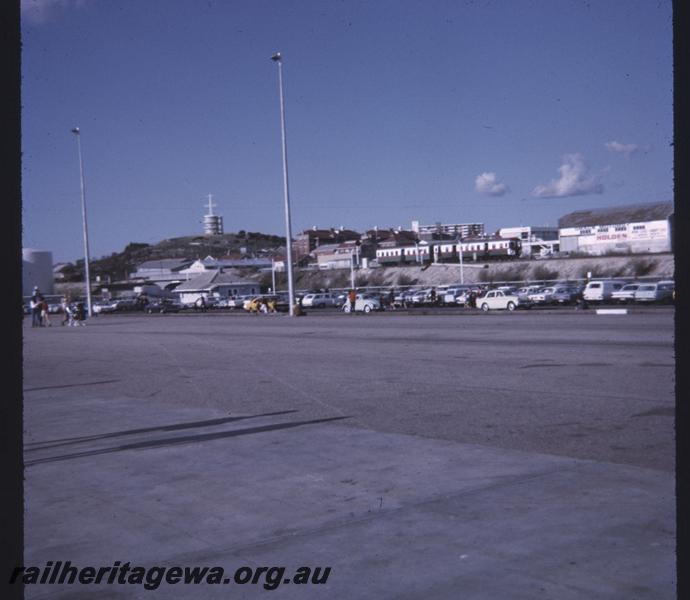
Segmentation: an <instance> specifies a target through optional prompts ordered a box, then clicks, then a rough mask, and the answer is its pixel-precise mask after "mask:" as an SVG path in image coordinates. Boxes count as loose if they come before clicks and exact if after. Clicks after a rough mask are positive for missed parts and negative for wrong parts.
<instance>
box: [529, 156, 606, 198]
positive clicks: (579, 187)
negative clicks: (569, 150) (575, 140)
mask: <svg viewBox="0 0 690 600" xmlns="http://www.w3.org/2000/svg"><path fill="white" fill-rule="evenodd" d="M558 171H559V172H560V174H561V176H560V178H559V179H552V180H551V181H550V182H549V183H547V184H546V185H538V186H537V187H535V188H534V190H533V191H532V195H533V196H536V197H537V198H566V197H568V196H583V195H585V194H601V193H603V191H604V185H603V184H602V183H601V182H600V181H599V179H600V178H599V176H596V175H590V174H589V169H588V167H587V164H586V163H585V159H584V157H583V156H582V155H581V154H566V155H565V156H564V157H563V164H562V165H561V166H560V167H558Z"/></svg>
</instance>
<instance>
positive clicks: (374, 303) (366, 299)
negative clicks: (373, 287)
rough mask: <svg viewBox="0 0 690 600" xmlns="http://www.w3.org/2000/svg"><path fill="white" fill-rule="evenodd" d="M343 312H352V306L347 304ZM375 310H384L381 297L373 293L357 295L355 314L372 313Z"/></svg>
mask: <svg viewBox="0 0 690 600" xmlns="http://www.w3.org/2000/svg"><path fill="white" fill-rule="evenodd" d="M342 310H343V311H344V312H350V304H349V303H345V305H344V306H343V309H342ZM373 310H383V305H382V304H381V296H380V295H379V294H374V293H371V292H369V293H360V294H357V296H356V298H355V312H365V313H370V312H371V311H373Z"/></svg>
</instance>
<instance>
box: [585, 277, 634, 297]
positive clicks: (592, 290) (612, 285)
mask: <svg viewBox="0 0 690 600" xmlns="http://www.w3.org/2000/svg"><path fill="white" fill-rule="evenodd" d="M625 284H626V282H625V281H610V280H599V281H590V282H589V283H588V284H587V285H586V286H585V289H584V291H583V292H582V297H583V298H584V300H585V301H587V302H605V301H607V300H611V294H612V293H613V292H617V291H618V290H620V289H621V288H622V287H623V286H624V285H625Z"/></svg>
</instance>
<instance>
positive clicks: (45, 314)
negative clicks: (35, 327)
mask: <svg viewBox="0 0 690 600" xmlns="http://www.w3.org/2000/svg"><path fill="white" fill-rule="evenodd" d="M41 325H43V327H50V326H51V325H52V323H51V322H50V308H49V307H48V301H47V300H46V299H45V298H44V299H43V301H42V302H41Z"/></svg>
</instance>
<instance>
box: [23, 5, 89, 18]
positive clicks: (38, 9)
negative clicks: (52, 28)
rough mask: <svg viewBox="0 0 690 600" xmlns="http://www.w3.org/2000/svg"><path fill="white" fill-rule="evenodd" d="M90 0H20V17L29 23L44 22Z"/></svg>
mask: <svg viewBox="0 0 690 600" xmlns="http://www.w3.org/2000/svg"><path fill="white" fill-rule="evenodd" d="M89 1H91V0H21V9H22V18H23V19H26V20H27V21H29V22H31V23H46V22H47V21H50V20H51V18H52V17H54V16H56V15H57V14H59V13H60V12H61V11H63V10H67V9H70V8H73V7H74V8H80V7H82V6H84V5H85V4H87V3H88V2H89Z"/></svg>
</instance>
